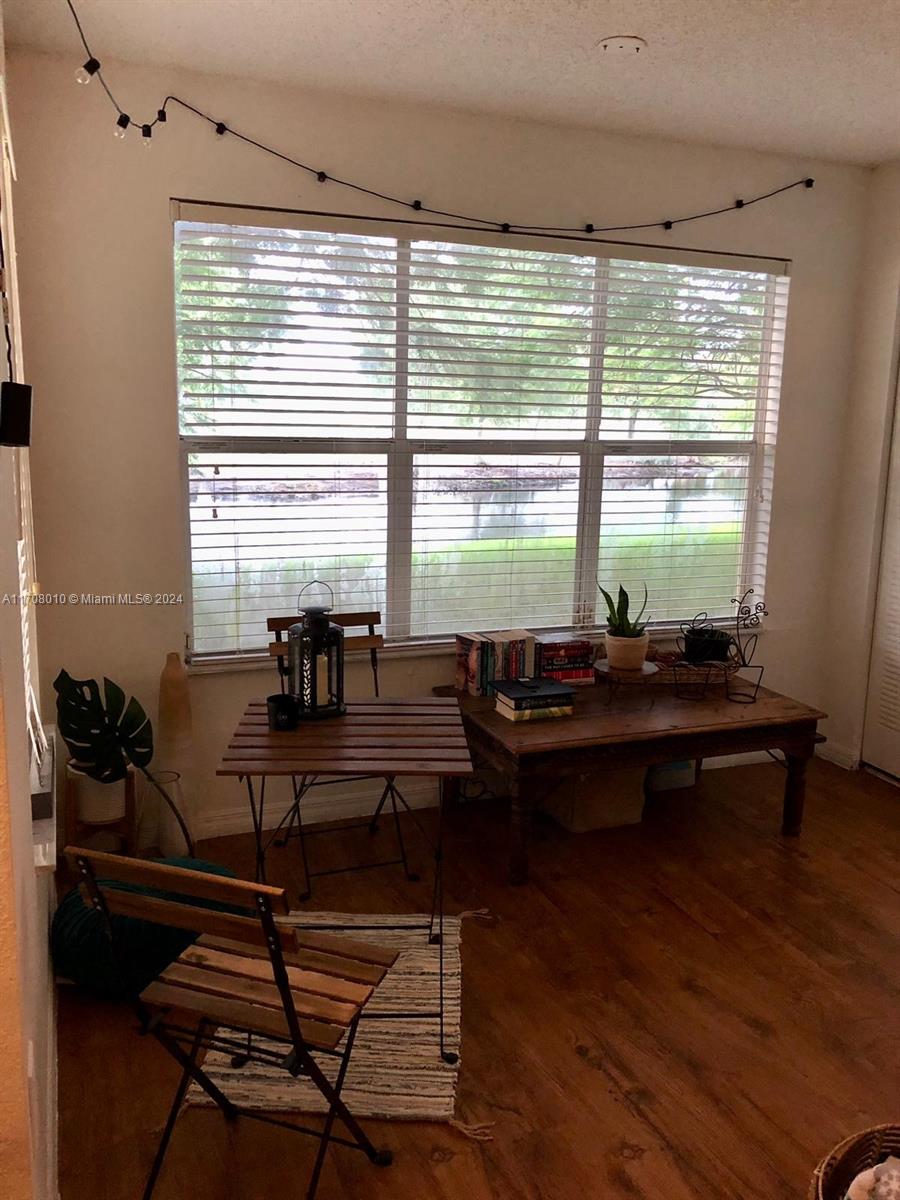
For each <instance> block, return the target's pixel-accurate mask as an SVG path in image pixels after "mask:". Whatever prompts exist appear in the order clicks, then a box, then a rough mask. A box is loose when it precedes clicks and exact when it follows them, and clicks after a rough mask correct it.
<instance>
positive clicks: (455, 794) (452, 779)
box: [439, 775, 460, 804]
mask: <svg viewBox="0 0 900 1200" xmlns="http://www.w3.org/2000/svg"><path fill="white" fill-rule="evenodd" d="M439 785H440V789H441V791H440V800H441V804H455V803H456V802H457V801H458V800H459V792H460V787H459V778H458V776H456V775H442V776H441V778H440V780H439Z"/></svg>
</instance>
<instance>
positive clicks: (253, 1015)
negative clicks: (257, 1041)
mask: <svg viewBox="0 0 900 1200" xmlns="http://www.w3.org/2000/svg"><path fill="white" fill-rule="evenodd" d="M141 1000H143V1002H144V1003H145V1004H148V1005H150V1006H151V1007H153V1008H164V1009H175V1010H176V1011H179V1012H186V1013H191V1014H196V1015H197V1016H201V1017H205V1018H206V1019H207V1020H209V1021H214V1022H215V1023H216V1024H218V1025H225V1026H227V1027H228V1028H231V1029H249V1030H251V1031H252V1032H253V1033H259V1034H264V1035H265V1036H267V1037H273V1038H278V1039H280V1040H282V1041H289V1040H290V1033H289V1031H288V1026H287V1019H286V1018H285V1015H284V1010H283V1009H280V1010H276V1009H274V1008H263V1007H262V1006H261V1005H258V1004H245V1003H244V1002H243V1001H242V1000H229V999H226V998H225V997H223V996H210V995H208V994H206V993H204V992H192V991H191V990H190V988H181V987H171V986H170V985H169V984H166V983H159V982H156V983H151V984H150V986H149V987H147V988H145V989H144V990H143V992H142V993H141ZM300 1032H301V1034H302V1035H303V1039H304V1041H306V1042H307V1043H308V1044H309V1045H310V1046H315V1047H317V1048H318V1049H321V1050H333V1049H334V1048H335V1046H336V1045H337V1044H338V1042H339V1041H340V1040H341V1038H342V1037H343V1036H344V1029H343V1028H342V1027H341V1026H339V1025H326V1024H324V1023H323V1022H321V1021H306V1020H301V1021H300Z"/></svg>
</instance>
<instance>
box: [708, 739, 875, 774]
mask: <svg viewBox="0 0 900 1200" xmlns="http://www.w3.org/2000/svg"><path fill="white" fill-rule="evenodd" d="M775 753H776V754H777V753H778V751H777V750H776V751H775ZM816 757H817V758H824V759H825V761H826V762H830V763H834V764H835V766H837V767H843V768H844V770H846V771H855V770H857V769H858V768H859V756H858V755H855V754H853V753H852V752H851V751H850V750H848V749H847V748H846V746H838V745H836V744H835V743H834V742H823V743H822V744H821V746H817V747H816ZM771 761H772V760H771V758H770V757H769V755H768V754H767V753H766V751H765V750H751V751H749V752H748V753H747V754H722V755H720V756H719V757H718V758H704V760H703V770H704V771H708V770H715V769H716V768H718V767H746V766H749V765H750V764H751V763H766V762H771Z"/></svg>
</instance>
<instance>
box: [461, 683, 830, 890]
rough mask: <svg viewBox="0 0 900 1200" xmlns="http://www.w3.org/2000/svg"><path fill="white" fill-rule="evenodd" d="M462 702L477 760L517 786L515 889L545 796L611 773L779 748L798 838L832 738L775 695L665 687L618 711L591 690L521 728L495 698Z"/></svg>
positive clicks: (789, 823) (788, 823)
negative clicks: (680, 694)
mask: <svg viewBox="0 0 900 1200" xmlns="http://www.w3.org/2000/svg"><path fill="white" fill-rule="evenodd" d="M459 703H460V708H461V710H462V714H463V723H464V725H465V729H466V734H467V736H468V740H469V747H470V749H471V750H472V752H473V754H474V755H475V756H476V757H480V758H482V759H483V760H484V761H486V762H487V763H488V764H489V765H490V766H492V767H494V768H495V769H496V770H498V771H500V772H501V773H502V774H503V775H504V776H505V777H506V779H507V780H508V783H509V791H510V798H511V808H510V858H509V880H510V883H524V882H525V881H526V880H527V878H528V841H529V835H530V827H531V816H532V811H533V809H534V807H535V805H536V801H537V800H538V798H539V797H540V794H541V791H542V790H548V789H549V788H550V787H557V786H559V784H560V781H562V782H563V783H564V782H565V780H566V779H567V778H574V777H575V776H578V775H585V774H594V775H595V776H596V778H597V781H598V784H599V785H600V786H602V780H603V773H604V771H605V770H607V769H609V768H612V767H625V766H650V765H652V764H653V763H663V762H677V761H679V760H681V759H702V758H715V757H716V756H717V755H722V754H741V753H745V752H747V751H751V750H757V751H758V750H780V751H781V752H782V753H783V755H784V758H785V765H786V767H787V773H786V778H785V784H784V809H783V814H782V825H781V832H782V833H783V834H784V835H786V836H788V837H796V836H797V835H798V834H799V833H800V826H801V823H802V820H803V800H804V794H805V790H806V764H807V761H808V760H809V759H810V758H811V757H812V755H813V752H814V750H815V746H816V742H817V741H824V738H822V737H821V735H819V734H817V732H816V725H817V722H818V721H820V720H821V719H822V718H823V717H824V716H825V715H826V714H825V713H823V712H820V711H819V710H818V709H816V708H810V707H809V706H808V705H806V704H800V703H799V702H798V701H796V700H791V699H789V698H788V697H787V696H780V695H779V694H778V693H777V692H772V691H769V690H768V689H767V688H760V689H759V696H758V699H757V701H756V703H755V704H735V703H733V702H732V701H730V700H727V699H726V698H725V697H724V696H723V695H716V696H713V697H708V698H706V699H704V700H700V701H690V700H680V699H678V698H677V697H676V696H675V695H674V694H673V693H672V692H670V691H669V690H668V689H667V688H660V689H659V690H658V692H657V696H656V702H655V704H654V705H653V707H652V708H650V709H648V708H647V705H646V702H645V701H643V700H640V699H638V700H632V699H630V698H628V697H623V698H622V699H621V700H620V699H619V698H618V697H617V699H616V703H615V705H614V706H612V707H610V706H609V705H608V704H607V698H606V696H605V694H604V690H603V689H602V688H597V687H586V688H580V689H579V690H578V691H577V693H576V696H575V712H574V714H573V716H571V717H561V718H559V719H558V720H548V721H535V722H522V723H520V724H517V723H515V722H513V721H508V720H507V719H506V718H505V717H501V716H500V715H499V714H498V713H496V712H495V711H494V700H493V698H488V697H485V696H468V695H465V694H463V695H460V701H459Z"/></svg>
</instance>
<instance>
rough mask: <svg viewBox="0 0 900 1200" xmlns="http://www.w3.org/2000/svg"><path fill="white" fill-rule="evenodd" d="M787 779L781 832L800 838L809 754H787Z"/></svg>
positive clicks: (787, 835)
mask: <svg viewBox="0 0 900 1200" xmlns="http://www.w3.org/2000/svg"><path fill="white" fill-rule="evenodd" d="M784 758H785V763H786V765H787V778H786V779H785V781H784V812H783V816H782V822H781V832H782V833H783V834H784V836H785V837H799V836H800V827H801V826H802V824H803V801H804V800H805V798H806V764H807V763H808V762H809V755H807V754H788V753H787V752H785V756H784Z"/></svg>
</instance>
